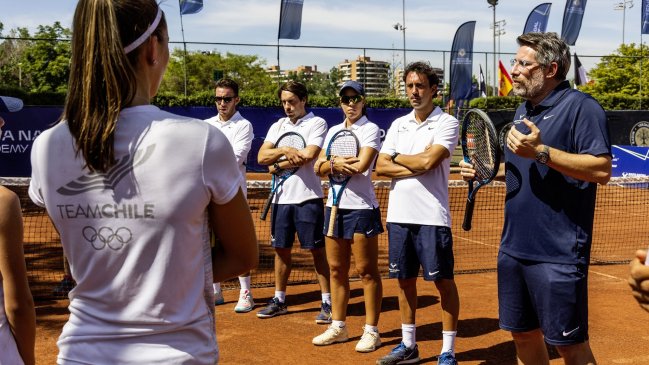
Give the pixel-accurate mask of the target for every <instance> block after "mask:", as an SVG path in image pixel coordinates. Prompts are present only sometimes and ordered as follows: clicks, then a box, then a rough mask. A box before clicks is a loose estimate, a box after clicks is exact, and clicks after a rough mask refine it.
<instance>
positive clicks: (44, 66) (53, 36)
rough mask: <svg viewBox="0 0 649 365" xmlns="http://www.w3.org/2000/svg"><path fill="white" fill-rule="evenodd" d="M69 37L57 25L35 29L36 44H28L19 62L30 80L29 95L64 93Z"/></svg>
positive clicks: (69, 55) (66, 79) (69, 35)
mask: <svg viewBox="0 0 649 365" xmlns="http://www.w3.org/2000/svg"><path fill="white" fill-rule="evenodd" d="M71 35H72V33H71V32H70V29H68V28H64V27H62V26H61V23H60V22H54V25H52V26H49V25H39V26H38V31H37V32H36V34H35V35H34V38H35V39H36V40H34V41H30V42H29V44H28V46H27V49H26V50H25V54H24V57H23V60H24V61H23V62H22V63H23V66H22V70H23V73H25V74H26V75H28V77H29V78H30V80H31V86H30V90H31V91H35V92H43V91H59V92H60V91H65V90H67V86H68V76H69V74H70V57H71V47H70V42H69V41H68V40H69V39H70V37H71Z"/></svg>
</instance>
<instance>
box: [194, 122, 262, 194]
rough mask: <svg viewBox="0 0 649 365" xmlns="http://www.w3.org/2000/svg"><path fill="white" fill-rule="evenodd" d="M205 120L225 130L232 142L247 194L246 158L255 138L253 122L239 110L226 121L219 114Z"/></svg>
mask: <svg viewBox="0 0 649 365" xmlns="http://www.w3.org/2000/svg"><path fill="white" fill-rule="evenodd" d="M205 121H206V122H208V123H210V124H211V125H213V126H215V127H216V128H218V129H219V130H220V131H221V132H223V134H225V137H226V138H227V139H228V141H229V142H230V145H232V149H233V150H234V157H236V159H237V164H238V165H239V171H241V176H243V183H242V184H241V191H243V193H244V195H246V192H247V186H246V160H247V159H248V153H250V148H251V146H252V140H253V138H255V135H254V133H253V131H252V124H251V123H250V122H249V121H248V120H247V119H246V118H244V117H242V116H241V114H240V113H239V112H235V113H234V115H232V117H231V118H230V119H229V120H227V121H225V122H224V121H223V120H222V119H221V116H220V115H219V114H217V115H216V116H214V117H212V118H209V119H206V120H205Z"/></svg>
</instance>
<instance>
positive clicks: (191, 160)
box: [29, 0, 258, 364]
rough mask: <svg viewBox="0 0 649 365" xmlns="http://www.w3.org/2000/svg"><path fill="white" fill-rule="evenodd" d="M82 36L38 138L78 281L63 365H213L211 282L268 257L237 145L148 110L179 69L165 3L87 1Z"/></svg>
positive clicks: (78, 27) (41, 192)
mask: <svg viewBox="0 0 649 365" xmlns="http://www.w3.org/2000/svg"><path fill="white" fill-rule="evenodd" d="M72 30H73V34H72V57H71V63H70V80H69V86H68V90H69V92H68V96H67V100H66V103H65V106H64V110H63V115H62V117H61V121H60V122H59V123H58V124H57V125H55V126H54V127H52V128H50V129H48V130H46V131H44V132H43V133H42V134H41V135H39V136H38V138H37V139H36V140H35V141H34V144H33V146H32V180H31V184H30V188H29V194H30V197H31V199H32V200H33V201H34V202H35V203H36V204H39V205H41V206H45V207H46V208H47V211H48V214H49V215H50V218H51V219H52V222H53V223H54V225H55V226H56V228H57V230H58V232H59V234H60V236H61V243H62V245H63V250H64V253H65V256H66V257H67V258H68V260H69V262H70V269H71V274H72V277H73V278H74V280H75V281H76V283H77V286H76V287H75V288H74V289H72V291H70V293H69V298H70V306H69V310H70V318H69V320H68V322H67V323H66V324H65V326H64V327H63V331H62V333H61V336H60V337H59V340H58V343H57V345H58V347H59V355H58V359H57V362H58V363H59V364H67V363H75V364H76V363H84V364H89V363H92V364H153V363H169V364H181V363H182V364H185V363H191V364H214V363H216V362H218V358H219V353H218V346H217V343H216V332H215V327H214V326H215V322H214V304H213V303H214V297H213V292H212V282H213V281H222V280H227V279H229V278H232V277H236V276H237V275H238V274H241V273H244V272H246V271H248V270H250V269H252V268H254V267H255V266H256V264H257V261H258V252H257V240H256V236H255V229H254V226H253V222H252V216H251V214H250V211H249V209H248V205H247V203H246V200H245V198H244V196H243V193H242V192H241V189H240V181H241V174H240V172H239V169H238V166H237V164H236V162H235V158H234V153H233V152H232V148H231V147H230V145H229V143H228V141H227V139H226V138H225V136H224V135H223V133H221V132H220V131H218V130H217V129H216V128H212V127H211V126H209V125H208V124H207V123H204V122H203V121H201V120H195V119H190V118H184V117H180V116H177V115H174V114H171V113H167V112H164V111H162V110H160V109H158V108H157V107H155V106H153V105H150V104H149V102H150V100H151V99H152V98H153V96H154V95H155V94H156V92H157V91H158V87H159V85H160V81H161V80H162V76H163V74H164V72H165V70H166V67H167V63H168V61H169V48H168V41H169V37H168V33H167V25H166V21H165V18H164V14H163V12H162V10H161V9H160V7H159V6H158V4H157V3H156V2H155V1H154V0H80V1H79V3H78V5H77V8H76V10H75V14H74V18H73V25H72ZM208 226H211V228H212V229H213V230H214V231H215V232H216V235H217V239H218V241H219V249H218V254H217V255H215V256H214V257H211V255H210V241H209V229H208Z"/></svg>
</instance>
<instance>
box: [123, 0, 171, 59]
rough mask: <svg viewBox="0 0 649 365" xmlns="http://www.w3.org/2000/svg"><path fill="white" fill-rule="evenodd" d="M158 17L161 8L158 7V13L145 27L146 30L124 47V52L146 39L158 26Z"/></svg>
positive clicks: (159, 17)
mask: <svg viewBox="0 0 649 365" xmlns="http://www.w3.org/2000/svg"><path fill="white" fill-rule="evenodd" d="M160 19H162V9H160V7H158V15H156V16H155V19H154V20H153V23H151V25H150V26H149V28H147V30H146V31H145V32H144V33H143V34H142V35H141V36H140V37H139V38H138V39H136V40H134V41H133V43H131V44H129V45H128V46H126V47H124V52H126V53H127V54H128V53H129V52H131V51H132V50H134V49H136V48H137V47H139V46H140V45H141V44H142V43H144V41H146V40H147V39H148V38H149V37H150V36H151V34H153V32H154V31H155V30H156V28H158V24H160Z"/></svg>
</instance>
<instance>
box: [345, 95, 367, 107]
mask: <svg viewBox="0 0 649 365" xmlns="http://www.w3.org/2000/svg"><path fill="white" fill-rule="evenodd" d="M362 100H363V96H361V95H354V96H347V95H343V96H341V97H340V103H341V104H346V105H351V104H356V103H358V102H360V101H362Z"/></svg>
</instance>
